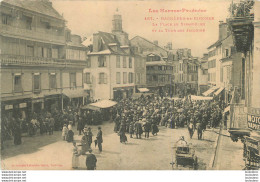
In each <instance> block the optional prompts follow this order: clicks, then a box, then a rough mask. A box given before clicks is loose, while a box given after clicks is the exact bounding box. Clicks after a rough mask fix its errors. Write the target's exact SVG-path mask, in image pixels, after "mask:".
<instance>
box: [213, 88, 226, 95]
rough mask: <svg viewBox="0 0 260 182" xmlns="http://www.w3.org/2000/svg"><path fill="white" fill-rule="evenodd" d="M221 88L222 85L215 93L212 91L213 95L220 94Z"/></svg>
mask: <svg viewBox="0 0 260 182" xmlns="http://www.w3.org/2000/svg"><path fill="white" fill-rule="evenodd" d="M222 90H224V87H220V88H219V89H218V90H217V91H216V92H215V93H214V95H216V96H217V95H218V94H220V93H221V92H222Z"/></svg>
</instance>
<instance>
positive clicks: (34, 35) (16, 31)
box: [0, 24, 65, 45]
mask: <svg viewBox="0 0 260 182" xmlns="http://www.w3.org/2000/svg"><path fill="white" fill-rule="evenodd" d="M0 34H1V35H4V36H10V37H15V38H21V39H28V40H32V41H40V42H46V43H56V44H62V45H65V36H64V35H58V34H57V33H55V32H53V31H49V30H45V31H35V30H29V29H22V28H17V27H13V26H10V25H5V24H0Z"/></svg>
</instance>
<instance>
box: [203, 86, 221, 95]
mask: <svg viewBox="0 0 260 182" xmlns="http://www.w3.org/2000/svg"><path fill="white" fill-rule="evenodd" d="M217 88H218V87H217V86H214V87H211V88H210V89H208V90H207V91H206V92H204V93H202V95H204V96H208V95H210V94H211V93H212V92H214V91H215V90H216V89H217Z"/></svg>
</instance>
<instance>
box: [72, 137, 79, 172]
mask: <svg viewBox="0 0 260 182" xmlns="http://www.w3.org/2000/svg"><path fill="white" fill-rule="evenodd" d="M79 156H80V152H79V150H78V147H77V145H76V142H73V155H72V168H73V169H77V168H78V167H79Z"/></svg>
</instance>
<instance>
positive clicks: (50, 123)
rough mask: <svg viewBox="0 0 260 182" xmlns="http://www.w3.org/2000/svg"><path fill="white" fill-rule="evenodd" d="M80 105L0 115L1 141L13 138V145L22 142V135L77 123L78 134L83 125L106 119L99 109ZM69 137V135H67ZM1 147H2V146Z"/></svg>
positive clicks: (55, 129)
mask: <svg viewBox="0 0 260 182" xmlns="http://www.w3.org/2000/svg"><path fill="white" fill-rule="evenodd" d="M80 108H81V107H71V106H68V107H67V108H66V109H63V110H58V109H54V110H52V111H51V112H49V111H46V110H42V111H41V112H39V113H36V112H34V113H32V114H29V115H28V116H27V117H24V116H23V115H22V114H16V115H15V116H13V115H7V114H6V115H2V117H1V143H2V144H3V143H4V141H6V140H11V139H13V140H14V144H15V145H20V144H21V143H22V140H21V137H22V136H34V135H47V134H48V135H52V134H53V131H63V130H64V132H63V133H64V137H65V133H66V132H69V129H68V131H65V130H66V129H65V128H64V126H66V127H67V128H68V127H69V126H75V125H76V124H77V130H78V131H79V134H81V132H82V131H83V129H84V126H85V125H99V124H101V123H102V121H104V120H105V119H106V115H105V114H104V113H103V112H101V111H99V110H96V111H91V110H82V109H80ZM68 139H69V137H68ZM2 149H3V148H2Z"/></svg>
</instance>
